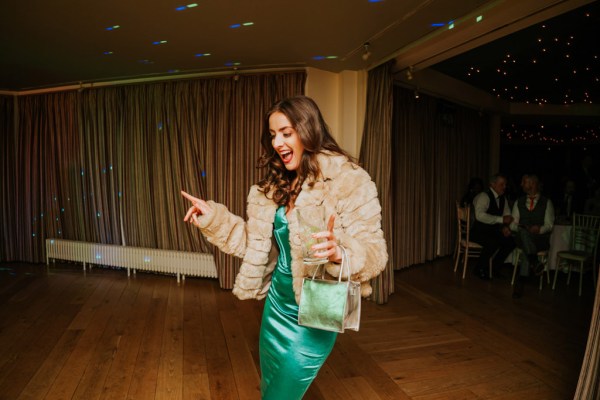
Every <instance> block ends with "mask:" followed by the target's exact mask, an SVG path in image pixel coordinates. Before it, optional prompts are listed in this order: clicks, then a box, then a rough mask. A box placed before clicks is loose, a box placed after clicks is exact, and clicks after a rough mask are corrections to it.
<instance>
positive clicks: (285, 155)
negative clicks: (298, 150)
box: [279, 150, 294, 164]
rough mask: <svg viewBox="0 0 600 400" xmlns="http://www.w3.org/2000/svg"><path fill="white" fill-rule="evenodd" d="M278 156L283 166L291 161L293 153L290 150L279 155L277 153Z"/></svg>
mask: <svg viewBox="0 0 600 400" xmlns="http://www.w3.org/2000/svg"><path fill="white" fill-rule="evenodd" d="M279 156H280V157H281V160H282V161H283V163H284V164H288V163H289V162H290V161H292V157H293V156H294V152H293V151H291V150H286V151H282V152H281V153H279Z"/></svg>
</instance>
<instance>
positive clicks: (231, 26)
mask: <svg viewBox="0 0 600 400" xmlns="http://www.w3.org/2000/svg"><path fill="white" fill-rule="evenodd" d="M241 26H242V24H232V25H229V27H230V28H231V29H237V28H239V27H241Z"/></svg>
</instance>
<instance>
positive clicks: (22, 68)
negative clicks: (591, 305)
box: [0, 0, 600, 137]
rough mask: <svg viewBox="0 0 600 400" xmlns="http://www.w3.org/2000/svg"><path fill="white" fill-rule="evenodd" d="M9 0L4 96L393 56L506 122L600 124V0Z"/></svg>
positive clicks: (1, 32)
mask: <svg viewBox="0 0 600 400" xmlns="http://www.w3.org/2000/svg"><path fill="white" fill-rule="evenodd" d="M191 1H196V2H197V3H191ZM3 3H4V4H2V5H1V6H0V56H1V58H0V94H1V93H5V94H7V93H9V94H10V93H16V94H28V93H36V92H41V91H44V90H47V89H48V88H69V87H77V86H79V85H94V84H99V83H103V84H107V83H108V84H110V83H111V82H124V81H127V80H128V79H133V78H136V79H154V78H162V77H165V76H166V77H175V78H176V77H188V76H201V75H203V74H209V75H216V74H234V73H246V72H251V71H252V72H253V71H259V70H267V69H273V68H285V69H289V68H294V67H314V68H319V69H323V70H327V71H332V72H340V71H343V70H368V69H370V68H372V67H374V66H376V65H378V64H380V63H382V62H384V61H387V60H390V59H395V60H396V72H397V73H398V72H402V74H399V75H397V78H398V77H401V78H404V82H405V83H407V79H406V77H405V76H404V74H405V73H407V72H408V71H409V70H411V71H412V70H413V68H414V71H415V76H417V77H418V75H419V74H420V73H425V72H427V73H428V74H423V75H422V76H421V80H420V81H419V80H418V79H415V80H414V81H412V82H408V84H409V85H411V84H412V85H419V84H420V85H423V86H427V85H429V88H430V91H432V92H436V93H437V94H441V95H442V96H443V95H444V93H443V90H444V88H445V87H446V86H447V85H446V83H447V82H449V81H450V80H453V81H455V82H460V84H461V85H462V86H457V87H458V88H459V89H458V90H457V89H456V87H455V88H453V89H452V90H453V92H454V93H456V92H460V93H461V94H463V93H464V94H467V93H471V92H474V91H477V93H475V95H474V96H471V99H470V100H468V101H465V103H468V104H469V105H471V106H473V105H476V106H479V107H481V108H482V109H490V110H494V109H495V110H504V114H505V115H509V116H510V115H511V114H528V115H531V114H534V115H535V114H537V113H538V112H539V109H536V110H534V111H533V112H532V109H531V108H525V109H524V110H525V111H524V112H519V111H518V110H517V108H515V107H512V106H513V105H514V104H517V105H518V104H522V105H534V104H535V105H538V104H542V105H544V106H546V119H548V118H549V119H554V120H555V121H554V123H555V124H556V125H561V126H563V127H564V125H565V124H564V121H565V119H569V118H571V119H572V117H573V116H575V117H576V119H577V121H578V123H579V122H581V121H582V120H585V119H586V118H587V121H588V122H587V123H585V124H584V125H585V127H584V128H583V129H587V130H588V131H589V127H590V126H592V127H598V116H599V115H600V113H599V112H598V109H599V108H598V103H599V102H600V85H599V82H598V73H599V71H600V68H599V67H600V65H599V60H598V53H599V52H598V45H597V41H598V39H597V38H598V37H600V34H599V33H600V32H598V31H599V27H600V20H599V15H600V7H599V5H600V2H598V1H592V0H528V1H526V2H525V1H517V0H455V1H447V0H401V1H400V0H327V1H321V0H304V1H274V0H219V1H216V0H185V1H179V0H155V1H152V2H142V1H139V0H129V1H122V0H104V1H99V2H88V1H76V0H55V1H52V2H49V1H42V0H28V1H16V0H12V1H8V2H3ZM178 8H179V10H178ZM481 18H483V21H481ZM480 22H482V23H480ZM451 23H454V24H455V25H456V26H454V25H451ZM434 24H438V25H439V26H432V25H434ZM539 40H541V42H540V41H539ZM365 43H369V46H368V48H365ZM544 49H546V50H545V51H544ZM367 51H368V53H369V54H368V55H369V56H368V57H365V53H366V52H367ZM573 71H576V72H575V73H574V72H573ZM432 74H437V75H432ZM400 75H402V76H400ZM440 77H442V78H440ZM415 82H420V83H415ZM50 90H54V89H50ZM490 99H491V100H490ZM454 100H459V101H460V100H461V99H454ZM550 105H554V106H561V107H563V108H561V109H560V110H558V109H557V108H554V109H550V108H549V106H550ZM582 105H583V106H585V107H588V108H586V109H583V111H581V110H582V108H581V106H582ZM511 107H512V108H511ZM564 107H571V108H570V109H568V110H567V108H564ZM590 107H592V108H590ZM549 109H550V112H548V110H549ZM515 110H517V111H515ZM557 110H558V111H559V112H557ZM565 110H567V112H564V111H565ZM549 114H555V115H549ZM557 115H560V116H559V117H557ZM538 119H539V118H534V119H533V120H532V121H521V123H522V124H523V123H525V124H533V125H536V124H538V122H537V120H538ZM503 121H504V122H507V121H508V122H510V118H504V119H503ZM547 123H548V122H547ZM566 125H567V128H568V129H569V130H572V126H569V125H568V124H566ZM567 128H565V129H567ZM538 129H539V127H538ZM531 131H532V130H531V129H530V131H529V132H528V133H527V135H530V134H531ZM598 133H600V130H599V129H597V128H593V130H592V134H593V135H596V137H597V136H598Z"/></svg>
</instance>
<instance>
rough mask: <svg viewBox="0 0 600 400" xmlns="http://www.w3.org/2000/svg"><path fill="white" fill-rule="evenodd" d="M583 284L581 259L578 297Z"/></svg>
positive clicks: (581, 262)
mask: <svg viewBox="0 0 600 400" xmlns="http://www.w3.org/2000/svg"><path fill="white" fill-rule="evenodd" d="M582 286H583V261H580V262H579V297H581V287H582Z"/></svg>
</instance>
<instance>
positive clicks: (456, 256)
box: [454, 250, 460, 272]
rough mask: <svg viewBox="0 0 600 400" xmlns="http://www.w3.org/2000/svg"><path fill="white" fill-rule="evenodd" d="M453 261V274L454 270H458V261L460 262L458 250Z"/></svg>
mask: <svg viewBox="0 0 600 400" xmlns="http://www.w3.org/2000/svg"><path fill="white" fill-rule="evenodd" d="M454 258H455V260H454V272H456V269H457V268H458V260H460V250H458V251H457V252H456V254H455V257H454Z"/></svg>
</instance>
